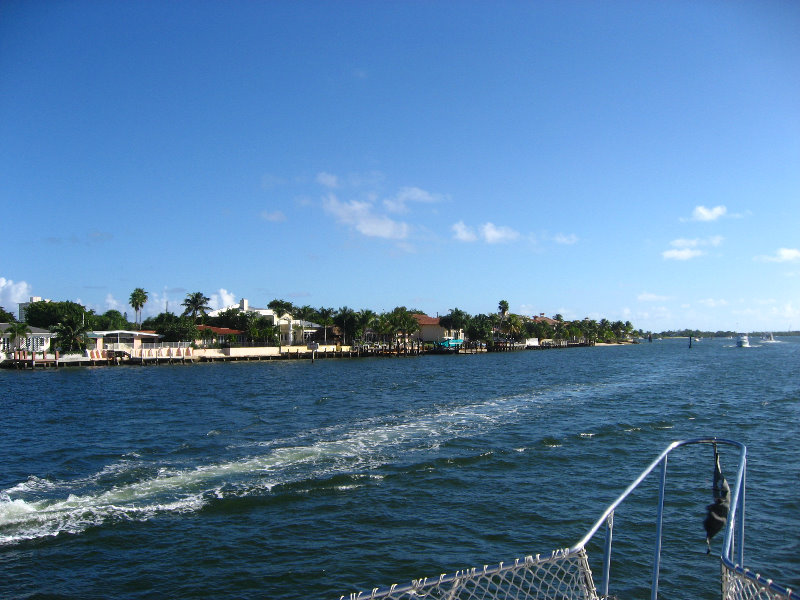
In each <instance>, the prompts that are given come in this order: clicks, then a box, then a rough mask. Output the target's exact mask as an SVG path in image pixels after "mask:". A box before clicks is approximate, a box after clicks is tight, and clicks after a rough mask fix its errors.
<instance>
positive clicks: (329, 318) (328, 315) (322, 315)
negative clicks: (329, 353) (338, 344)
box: [317, 306, 336, 344]
mask: <svg viewBox="0 0 800 600" xmlns="http://www.w3.org/2000/svg"><path fill="white" fill-rule="evenodd" d="M335 312H336V311H335V310H333V309H332V308H325V307H324V306H321V307H320V308H318V309H317V314H318V315H319V324H320V325H322V327H323V331H324V338H325V341H324V342H323V343H325V344H327V343H328V327H330V326H331V325H333V315H334V313H335Z"/></svg>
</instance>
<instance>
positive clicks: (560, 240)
mask: <svg viewBox="0 0 800 600" xmlns="http://www.w3.org/2000/svg"><path fill="white" fill-rule="evenodd" d="M553 241H554V242H555V243H556V244H565V245H568V246H571V245H572V244H577V243H578V236H577V235H575V234H574V233H570V234H569V235H565V234H563V233H557V234H556V235H555V236H554V237H553Z"/></svg>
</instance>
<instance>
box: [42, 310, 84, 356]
mask: <svg viewBox="0 0 800 600" xmlns="http://www.w3.org/2000/svg"><path fill="white" fill-rule="evenodd" d="M51 331H52V332H53V333H55V334H56V336H55V345H56V347H58V348H60V349H61V351H62V352H74V351H76V350H84V349H85V348H86V346H87V344H88V342H89V337H88V335H87V334H88V333H89V325H88V324H87V323H86V321H85V320H84V318H83V315H81V318H77V317H75V316H68V317H66V318H65V319H64V320H63V321H61V322H60V323H57V324H56V325H54V326H53V327H52V329H51Z"/></svg>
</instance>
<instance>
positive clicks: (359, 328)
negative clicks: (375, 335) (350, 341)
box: [355, 308, 378, 340]
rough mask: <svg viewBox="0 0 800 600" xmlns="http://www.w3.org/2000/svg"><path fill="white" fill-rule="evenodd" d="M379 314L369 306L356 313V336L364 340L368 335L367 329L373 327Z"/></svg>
mask: <svg viewBox="0 0 800 600" xmlns="http://www.w3.org/2000/svg"><path fill="white" fill-rule="evenodd" d="M377 317H378V315H377V314H375V313H374V312H373V311H371V310H369V309H368V308H364V309H361V310H360V311H358V312H357V313H356V317H355V318H356V336H357V337H360V338H361V339H362V340H363V339H364V337H366V334H367V331H368V330H369V329H370V328H373V327H374V325H375V320H376V319H377Z"/></svg>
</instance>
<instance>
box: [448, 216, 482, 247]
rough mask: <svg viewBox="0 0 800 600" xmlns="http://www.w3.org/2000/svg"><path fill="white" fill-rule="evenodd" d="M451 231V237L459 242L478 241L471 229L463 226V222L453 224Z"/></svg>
mask: <svg viewBox="0 0 800 600" xmlns="http://www.w3.org/2000/svg"><path fill="white" fill-rule="evenodd" d="M451 229H452V230H453V232H454V235H453V237H454V238H455V239H457V240H458V241H460V242H474V241H476V240H477V239H478V236H477V235H475V231H474V230H473V229H472V227H467V226H466V225H465V224H464V221H459V222H458V223H454V224H453V226H452V227H451Z"/></svg>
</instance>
